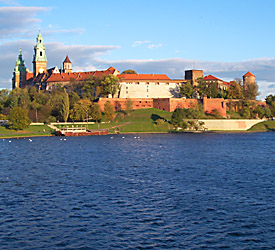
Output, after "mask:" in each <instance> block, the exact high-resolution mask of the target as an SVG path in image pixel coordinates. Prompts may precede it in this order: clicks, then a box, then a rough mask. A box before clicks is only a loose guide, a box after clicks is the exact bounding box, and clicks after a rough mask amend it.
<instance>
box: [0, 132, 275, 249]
mask: <svg viewBox="0 0 275 250" xmlns="http://www.w3.org/2000/svg"><path fill="white" fill-rule="evenodd" d="M136 137H137V136H136ZM274 139H275V135H274V134H273V133H265V134H262V133H255V134H200V135H191V134H179V135H142V138H140V139H137V138H136V139H135V138H134V136H132V135H131V136H125V138H122V136H120V135H118V136H114V138H113V139H112V140H111V139H110V138H109V137H105V136H102V137H82V138H81V137H79V138H70V139H69V140H67V141H66V143H64V142H63V141H62V142H61V141H60V140H59V138H55V137H51V138H35V139H33V142H32V143H30V142H29V141H28V140H23V139H19V140H12V142H11V143H9V142H8V141H2V142H1V152H0V160H1V166H0V213H1V219H0V245H1V249H16V248H18V249H67V248H71V249H129V248H130V249H131V248H132V249H202V248H208V249H219V248H220V249H223V248H224V249H226V248H228V249H264V248H266V249H272V248H273V249H274V248H275V241H274V239H275V235H274V234H275V230H274V207H275V206H274V200H275V199H274V198H275V197H274V194H275V192H274V191H275V190H274V177H275V176H274V167H273V165H274V158H275V156H274V152H275V151H274V150H273V147H272V145H271V144H272V142H273V141H274ZM7 177H8V179H7Z"/></svg>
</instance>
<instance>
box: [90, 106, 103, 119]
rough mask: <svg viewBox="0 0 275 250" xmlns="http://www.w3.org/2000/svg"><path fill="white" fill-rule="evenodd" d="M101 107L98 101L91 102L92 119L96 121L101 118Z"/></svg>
mask: <svg viewBox="0 0 275 250" xmlns="http://www.w3.org/2000/svg"><path fill="white" fill-rule="evenodd" d="M101 115H102V114H101V109H100V106H99V104H98V103H93V104H92V106H91V117H92V119H93V120H94V121H96V122H98V121H100V120H101Z"/></svg>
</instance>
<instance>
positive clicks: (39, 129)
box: [0, 125, 53, 138]
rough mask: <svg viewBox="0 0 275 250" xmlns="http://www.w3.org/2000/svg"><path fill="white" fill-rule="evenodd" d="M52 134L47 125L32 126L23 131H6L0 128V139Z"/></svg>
mask: <svg viewBox="0 0 275 250" xmlns="http://www.w3.org/2000/svg"><path fill="white" fill-rule="evenodd" d="M44 130H45V132H44ZM52 132H53V130H51V129H50V128H49V127H48V126H47V125H32V126H29V127H28V128H26V129H24V130H13V129H7V128H5V127H3V126H0V138H5V137H21V136H46V135H47V136H48V135H51V133H52Z"/></svg>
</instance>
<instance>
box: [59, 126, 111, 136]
mask: <svg viewBox="0 0 275 250" xmlns="http://www.w3.org/2000/svg"><path fill="white" fill-rule="evenodd" d="M108 133H109V130H108V129H86V128H77V127H76V128H74V127H72V128H64V129H58V130H56V131H55V135H57V136H89V135H107V134H108Z"/></svg>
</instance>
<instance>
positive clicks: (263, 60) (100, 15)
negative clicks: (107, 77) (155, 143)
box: [0, 0, 275, 98]
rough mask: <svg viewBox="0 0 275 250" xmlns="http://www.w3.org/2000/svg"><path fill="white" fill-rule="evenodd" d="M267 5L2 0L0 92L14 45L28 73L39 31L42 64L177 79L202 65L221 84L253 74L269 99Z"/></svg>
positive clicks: (274, 18) (270, 12) (270, 7)
mask: <svg viewBox="0 0 275 250" xmlns="http://www.w3.org/2000/svg"><path fill="white" fill-rule="evenodd" d="M274 9H275V1H273V0H262V1H259V0H257V1H255V0H242V1H240V0H238V1H235V0H228V1H226V0H219V1H218V0H170V1H167V0H166V1H164V0H147V1H145V0H136V1H129V0H117V1H111V0H104V1H95V0H89V1H88V0H79V1H68V0H67V1H65V0H59V1H56V0H55V1H53V0H47V1H45V0H24V1H23V0H22V1H21V0H0V54H1V55H2V56H1V58H0V88H10V86H11V83H10V79H11V76H12V70H13V68H14V66H15V60H16V57H17V54H18V48H19V46H22V53H23V57H24V59H25V62H26V65H27V67H28V68H30V70H31V68H32V65H31V59H32V58H31V57H32V53H33V46H34V42H35V37H36V35H37V32H38V29H39V27H40V28H41V33H42V35H43V38H44V42H45V45H46V53H47V58H48V66H49V67H52V66H55V65H57V66H60V65H61V63H62V61H63V60H64V58H65V56H66V54H69V57H70V59H71V61H72V63H73V68H74V70H81V71H84V70H96V69H99V70H100V69H104V68H108V67H109V66H111V65H112V66H114V67H116V68H117V69H118V70H120V71H122V70H124V69H127V68H133V69H135V70H137V71H138V72H139V73H165V74H167V75H168V76H170V77H171V78H181V77H182V76H183V75H184V70H185V69H190V68H200V69H203V70H204V71H205V74H214V75H215V76H217V77H220V78H223V79H224V80H232V79H234V78H240V77H241V76H242V75H243V74H244V73H246V72H247V71H252V72H253V73H254V74H255V75H256V80H257V81H258V83H259V85H260V91H261V92H262V94H261V98H263V97H264V96H266V95H267V94H269V93H273V94H275V80H274V79H275V51H274V41H275V32H274V26H275V15H274Z"/></svg>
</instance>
